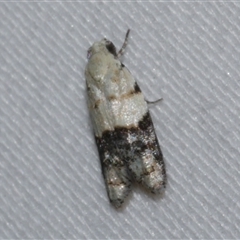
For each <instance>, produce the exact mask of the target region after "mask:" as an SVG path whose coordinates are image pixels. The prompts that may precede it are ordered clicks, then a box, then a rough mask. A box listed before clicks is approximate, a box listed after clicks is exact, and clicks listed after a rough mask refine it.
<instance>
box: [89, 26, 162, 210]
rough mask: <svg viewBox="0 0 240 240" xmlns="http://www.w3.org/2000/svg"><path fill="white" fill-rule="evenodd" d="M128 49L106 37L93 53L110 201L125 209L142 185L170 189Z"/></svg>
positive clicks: (93, 105) (92, 79) (92, 94)
mask: <svg viewBox="0 0 240 240" xmlns="http://www.w3.org/2000/svg"><path fill="white" fill-rule="evenodd" d="M129 32H130V30H128V31H127V33H126V37H125V41H124V43H123V46H122V48H121V49H120V50H119V51H118V52H117V51H116V47H115V46H114V44H113V43H112V42H111V41H109V40H107V39H106V38H104V39H102V40H101V41H99V42H95V43H94V44H93V45H92V46H91V47H90V48H89V50H88V63H87V66H86V70H85V77H86V84H87V94H88V108H89V112H90V116H91V119H92V124H93V129H94V133H95V139H96V143H97V147H98V151H99V156H100V160H101V166H102V173H103V177H104V180H105V184H106V188H107V193H108V197H109V199H110V202H111V203H112V204H113V205H114V206H115V207H116V208H119V207H121V205H122V204H123V202H124V200H125V199H126V197H127V196H128V194H129V192H130V191H131V188H132V182H133V181H137V182H139V183H140V184H142V185H143V186H145V187H146V188H147V189H149V190H150V191H151V192H152V193H159V192H161V191H162V190H163V188H165V184H166V172H165V165H164V161H163V155H162V152H161V149H160V146H159V143H158V139H157V136H156V133H155V131H154V127H153V123H152V119H151V116H150V113H149V110H148V102H147V101H146V100H145V98H144V96H143V94H142V92H141V90H140V88H139V86H138V84H137V83H136V81H135V80H134V78H133V76H132V74H131V73H130V71H129V70H128V69H127V68H126V67H125V66H124V64H123V63H122V62H121V61H120V60H119V58H120V57H121V55H123V52H124V50H125V48H126V46H127V41H128V36H129Z"/></svg>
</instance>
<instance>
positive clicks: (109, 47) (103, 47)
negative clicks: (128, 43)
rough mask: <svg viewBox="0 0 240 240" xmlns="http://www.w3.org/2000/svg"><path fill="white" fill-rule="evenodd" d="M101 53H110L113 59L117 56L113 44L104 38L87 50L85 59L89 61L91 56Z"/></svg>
mask: <svg viewBox="0 0 240 240" xmlns="http://www.w3.org/2000/svg"><path fill="white" fill-rule="evenodd" d="M101 51H103V52H106V53H111V54H113V55H114V56H115V57H116V56H117V52H116V47H115V46H114V44H113V43H112V42H111V41H109V40H107V39H106V38H104V39H102V40H101V41H100V42H95V43H94V44H93V45H92V46H91V47H90V48H89V49H88V52H87V58H88V59H89V58H90V57H91V56H92V55H93V54H95V53H97V52H101Z"/></svg>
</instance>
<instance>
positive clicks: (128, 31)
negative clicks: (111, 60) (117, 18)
mask: <svg viewBox="0 0 240 240" xmlns="http://www.w3.org/2000/svg"><path fill="white" fill-rule="evenodd" d="M129 33H130V29H128V30H127V33H126V36H125V40H124V42H123V45H122V47H121V49H120V50H119V51H118V53H117V58H119V57H120V56H122V55H123V53H124V51H125V49H126V47H127V44H128V36H129Z"/></svg>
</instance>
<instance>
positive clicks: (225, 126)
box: [0, 1, 240, 239]
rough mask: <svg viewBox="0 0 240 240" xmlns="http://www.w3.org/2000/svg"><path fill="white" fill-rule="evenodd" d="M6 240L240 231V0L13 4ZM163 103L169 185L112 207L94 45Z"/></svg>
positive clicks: (2, 91) (6, 9)
mask: <svg viewBox="0 0 240 240" xmlns="http://www.w3.org/2000/svg"><path fill="white" fill-rule="evenodd" d="M0 16H1V20H0V193H1V195H0V238H1V239H2V238H5V239H10V238H18V239H20V238H39V239H40V238H45V239H46V238H80V239H86V238H88V239H89V238H91V239H100V238H101V239H103V238H107V239H110V238H111V239H113V238H114V239H118V238H132V239H133V238H141V239H143V238H145V239H146V238H152V239H157V238H168V239H173V238H207V239H214V238H218V239H220V238H221V239H223V238H235V239H236V238H240V228H239V226H240V203H239V199H240V184H239V182H240V175H239V169H240V163H239V162H240V154H239V153H240V137H239V136H240V135H239V134H240V117H239V113H240V101H239V96H240V74H239V71H240V44H239V39H240V3H238V2H235V3H234V2H225V3H224V2H219V3H218V2H180V1H179V2H157V1H152V2H141V3H140V2H138V3H137V2H133V1H130V2H129V1H128V2H115V3H113V2H98V1H96V2H80V1H79V2H76V1H75V2H74V1H71V2H66V1H65V2H64V1H61V2H54V1H51V2H45V3H44V2H42V3H41V2H39V1H38V2H34V1H31V2H29V1H24V2H23V1H15V2H1V3H0ZM128 28H130V29H131V33H130V40H129V45H128V48H127V50H126V53H125V55H124V57H123V59H122V60H123V62H124V64H125V65H126V66H127V67H128V68H129V69H130V71H131V72H132V74H133V75H134V76H135V78H136V80H137V81H138V83H139V85H140V86H141V88H142V90H143V92H144V93H145V96H146V98H147V99H149V100H156V99H158V98H160V97H163V98H164V101H162V102H161V103H159V104H156V105H154V106H151V113H152V117H153V121H154V124H155V128H156V132H157V135H158V138H159V141H160V144H161V148H162V151H163V154H164V157H165V163H166V169H167V175H168V184H167V188H166V191H165V195H164V196H163V197H156V198H153V197H151V196H149V195H148V194H146V192H144V191H143V190H142V189H141V188H139V187H138V186H136V187H135V189H134V191H133V194H132V195H131V196H130V198H129V201H128V202H127V204H126V207H125V208H124V209H123V210H122V211H116V210H115V209H114V208H112V207H111V206H110V204H109V202H108V198H107V194H106V190H105V186H104V181H103V177H102V174H101V167H100V162H99V158H98V153H97V148H96V145H95V142H94V138H93V134H92V127H91V122H90V119H89V114H88V110H87V107H86V93H85V79H84V68H85V65H86V62H87V59H86V54H87V49H88V48H89V47H90V45H91V44H92V43H93V42H95V41H98V40H100V39H102V38H103V37H107V38H108V39H110V40H112V41H113V42H114V43H115V45H116V46H117V47H118V48H119V47H120V46H121V44H122V42H123V40H124V36H125V33H126V30H127V29H128Z"/></svg>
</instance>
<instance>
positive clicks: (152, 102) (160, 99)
mask: <svg viewBox="0 0 240 240" xmlns="http://www.w3.org/2000/svg"><path fill="white" fill-rule="evenodd" d="M162 100H163V98H159V99H157V100H155V101H148V100H147V99H145V101H146V102H147V104H155V103H157V102H160V101H162Z"/></svg>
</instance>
